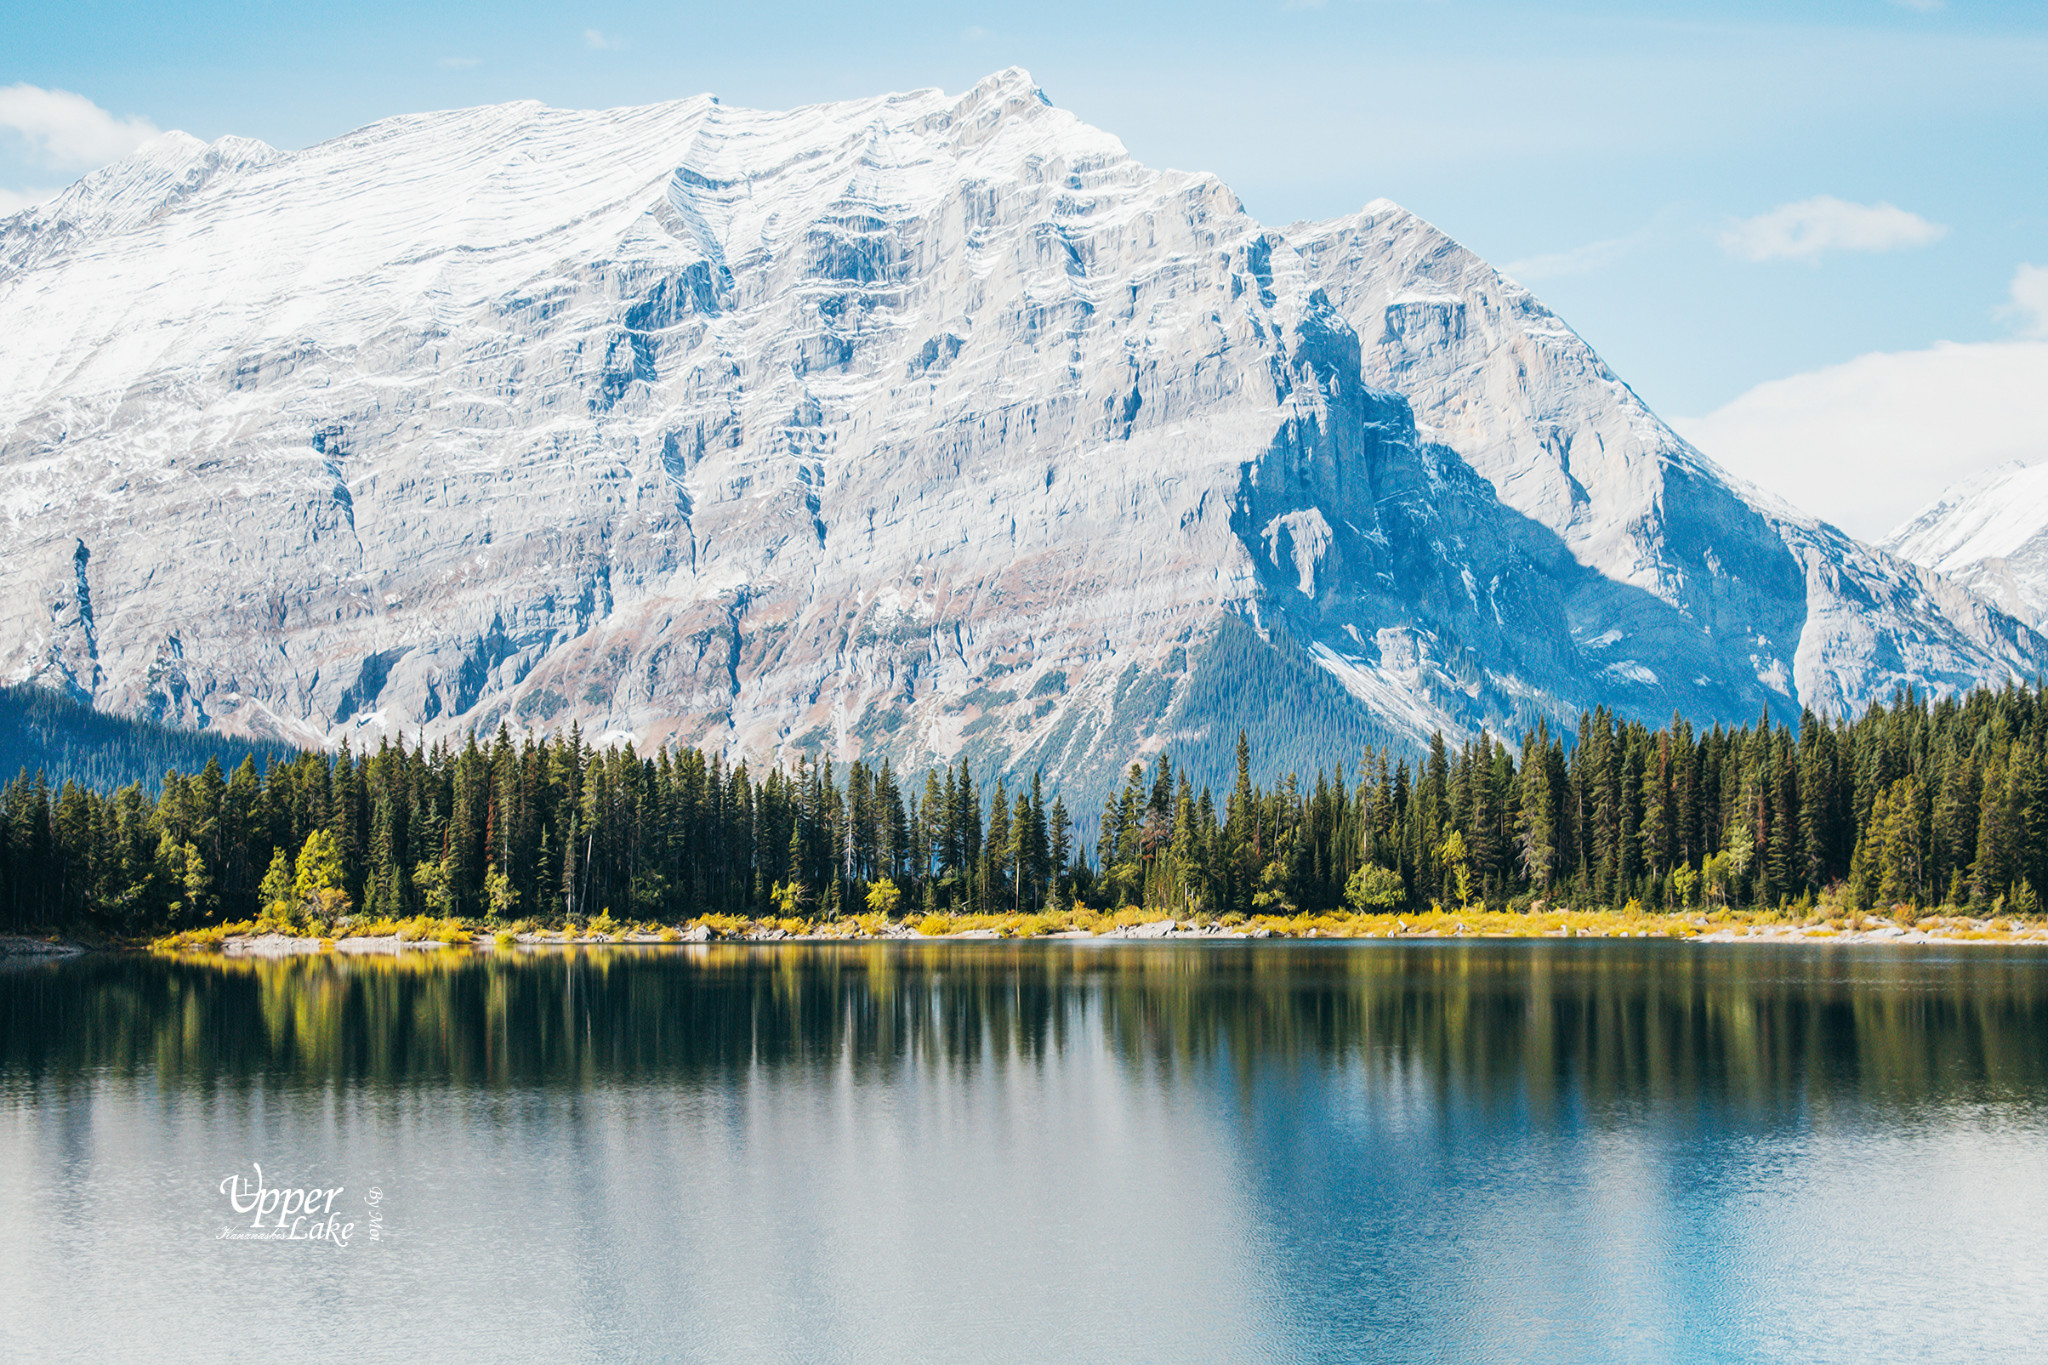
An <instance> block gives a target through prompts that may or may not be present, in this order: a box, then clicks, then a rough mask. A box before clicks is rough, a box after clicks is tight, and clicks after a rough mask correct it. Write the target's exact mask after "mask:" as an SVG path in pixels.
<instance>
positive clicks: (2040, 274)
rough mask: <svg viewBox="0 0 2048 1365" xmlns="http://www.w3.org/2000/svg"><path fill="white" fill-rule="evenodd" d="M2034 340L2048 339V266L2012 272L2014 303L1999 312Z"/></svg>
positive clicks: (2033, 266)
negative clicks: (2038, 338) (2016, 323)
mask: <svg viewBox="0 0 2048 1365" xmlns="http://www.w3.org/2000/svg"><path fill="white" fill-rule="evenodd" d="M1998 312H1999V314H2000V316H2002V317H2009V318H2013V319H2015V320H2016V321H2017V322H2018V323H2019V325H2020V331H2021V333H2023V334H2024V335H2026V336H2030V337H2044V338H2048V266H2043V265H2023V266H2021V267H2020V268H2019V269H2018V270H2015V271H2013V273H2012V302H2010V303H2008V304H2006V305H2005V306H2004V307H2003V308H2000V309H1999V310H1998Z"/></svg>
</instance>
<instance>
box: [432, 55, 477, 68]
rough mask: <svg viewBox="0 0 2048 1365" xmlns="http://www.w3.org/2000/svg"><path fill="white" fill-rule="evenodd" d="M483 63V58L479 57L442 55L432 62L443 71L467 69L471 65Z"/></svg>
mask: <svg viewBox="0 0 2048 1365" xmlns="http://www.w3.org/2000/svg"><path fill="white" fill-rule="evenodd" d="M483 64H484V63H483V58H481V57H443V58H442V59H441V60H440V61H438V62H435V63H434V65H435V66H438V67H440V68H442V69H443V70H445V71H467V70H469V69H470V68H471V67H473V66H482V65H483Z"/></svg>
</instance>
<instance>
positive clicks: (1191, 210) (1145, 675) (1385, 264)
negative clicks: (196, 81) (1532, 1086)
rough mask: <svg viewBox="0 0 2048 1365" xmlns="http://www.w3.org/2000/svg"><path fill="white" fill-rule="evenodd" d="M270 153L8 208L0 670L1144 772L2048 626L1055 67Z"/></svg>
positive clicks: (2012, 644) (1970, 659) (1457, 727)
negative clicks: (1175, 759) (1199, 167)
mask: <svg viewBox="0 0 2048 1365" xmlns="http://www.w3.org/2000/svg"><path fill="white" fill-rule="evenodd" d="M174 145H175V146H176V147H178V148H179V156H180V157H182V158H183V159H182V160H180V161H178V164H181V165H189V166H197V165H199V164H201V163H202V162H204V161H205V160H206V157H207V155H211V153H210V152H208V153H206V154H200V153H193V152H192V151H191V149H189V148H184V147H183V145H182V144H174ZM259 145H260V144H247V145H246V146H245V145H243V144H236V145H235V146H233V147H229V148H226V149H223V150H222V152H221V153H220V155H219V156H218V157H216V158H215V161H216V164H214V165H213V167H212V169H210V170H207V171H206V172H205V173H204V174H203V175H199V176H198V178H197V180H196V182H195V183H192V184H190V185H187V183H186V182H187V181H188V180H192V179H193V176H194V174H195V173H194V172H192V171H190V170H189V169H188V170H187V171H186V172H182V173H180V174H181V176H182V178H180V177H179V176H167V175H165V174H163V173H162V172H161V171H156V172H151V173H152V174H154V175H155V176H156V178H155V180H152V181H150V182H149V183H151V184H163V185H168V186H169V187H170V188H169V189H168V190H167V191H166V194H167V197H166V199H165V201H164V203H162V204H161V205H159V206H158V207H157V208H155V209H153V210H150V211H149V212H147V213H141V214H140V215H139V216H137V215H136V212H134V211H131V212H130V215H129V217H128V218H124V219H120V220H116V219H114V218H104V219H101V220H94V222H97V223H98V226H97V227H96V228H94V227H93V226H92V224H91V223H86V222H85V221H84V220H85V218H86V215H82V214H81V215H76V216H77V217H78V218H79V225H75V226H74V227H73V228H71V229H69V231H70V235H69V236H68V237H66V238H64V239H63V240H62V241H61V242H58V241H56V239H55V238H53V237H52V236H51V233H52V232H53V231H54V229H52V228H51V227H50V226H49V224H52V223H55V222H58V221H60V220H62V212H63V211H62V210H61V209H59V208H58V206H59V205H62V204H63V203H64V202H65V196H59V198H58V199H57V200H55V201H52V203H51V204H50V205H46V206H44V207H45V209H47V210H51V212H49V213H45V214H44V216H42V217H33V216H24V215H16V217H15V218H12V219H7V220H0V261H5V260H9V259H12V257H10V256H8V255H7V254H6V253H8V252H17V251H19V252H23V253H25V252H26V248H25V247H23V246H22V243H24V242H30V241H37V242H41V243H42V244H43V245H42V246H41V247H38V250H39V251H40V252H41V254H38V255H35V256H34V257H33V259H30V260H28V263H27V264H25V265H23V266H20V267H18V268H15V269H12V270H11V271H0V373H11V374H14V375H15V376H16V379H15V380H13V381H11V382H9V383H6V384H0V509H4V515H5V516H6V517H7V518H8V521H9V525H10V528H11V531H12V533H13V534H14V536H15V537H16V539H17V541H18V542H19V543H20V544H21V545H22V547H23V552H22V553H20V554H19V555H17V556H16V557H15V558H14V560H13V561H12V562H11V563H10V564H9V565H7V566H0V584H4V585H5V588H6V592H5V597H4V604H5V605H4V606H0V678H5V679H7V680H9V681H38V682H43V683H46V684H53V685H59V686H63V687H65V688H67V689H69V690H70V691H71V692H72V694H73V695H75V696H79V697H81V698H84V699H89V700H91V701H93V702H94V703H95V704H96V705H100V706H102V707H104V708H106V709H111V710H116V711H122V712H128V713H135V714H142V715H146V716H150V717H153V718H157V719H164V720H172V721H178V722H182V723H186V724H194V725H200V726H205V727H210V728H215V729H220V730H223V731H227V732H232V733H245V734H252V735H262V736H274V737H279V738H287V739H290V740H292V741H293V742H297V743H302V744H334V743H338V742H340V741H342V740H344V739H350V738H357V739H365V740H367V739H371V738H374V736H376V735H378V734H389V733H394V732H405V733H408V734H411V733H415V732H425V733H427V734H429V735H432V734H440V733H456V732H459V731H461V730H462V729H465V728H468V727H472V726H477V727H482V728H486V729H488V728H492V727H494V726H495V725H497V724H499V723H510V724H512V725H514V726H528V727H542V728H545V727H555V726H561V725H566V724H568V723H569V722H570V721H572V720H573V721H576V722H578V723H581V724H582V725H583V726H584V728H585V730H586V731H587V732H591V733H593V734H596V735H599V736H608V737H610V738H614V739H619V740H627V739H630V740H631V741H632V742H634V743H636V744H639V745H642V746H648V745H653V744H658V743H661V742H664V741H667V740H677V741H686V742H691V743H696V744H701V745H704V746H706V747H709V748H712V749H715V750H721V751H724V752H727V753H729V754H731V755H733V756H748V757H756V758H768V757H778V758H779V757H786V756H791V755H794V754H796V753H802V752H809V753H813V754H819V755H826V754H829V755H836V756H839V757H842V758H845V757H852V756H855V755H862V754H864V755H867V756H870V757H875V756H886V757H892V758H894V759H896V760H898V761H899V762H905V763H914V762H928V761H935V760H955V759H962V758H964V759H967V760H969V761H971V762H972V763H974V764H975V765H976V766H977V767H981V768H984V769H1000V768H1003V767H1008V766H1013V765H1025V764H1035V765H1041V766H1044V767H1045V768H1046V769H1047V770H1048V773H1049V775H1053V776H1060V775H1062V774H1064V775H1066V776H1069V777H1080V776H1088V777H1089V780H1093V779H1094V778H1099V777H1101V776H1102V775H1104V774H1106V773H1111V772H1114V771H1115V770H1116V769H1118V768H1120V767H1121V765H1122V764H1123V763H1125V762H1127V761H1129V760H1130V759H1131V758H1133V757H1137V756H1142V755H1143V754H1145V753H1148V752H1150V751H1152V750H1155V749H1157V748H1159V747H1161V746H1163V745H1165V744H1168V743H1174V744H1176V745H1178V746H1182V747H1186V746H1191V745H1192V746H1194V747H1195V748H1197V749H1199V750H1200V751H1201V752H1203V753H1204V754H1206V755H1207V759H1206V760H1205V761H1206V762H1208V763H1209V765H1210V766H1215V765H1216V764H1218V763H1221V762H1223V761H1224V758H1225V754H1226V751H1227V748H1228V741H1229V738H1231V737H1234V733H1235V728H1236V727H1237V725H1238V723H1240V722H1244V723H1249V724H1250V725H1251V726H1252V727H1253V728H1260V727H1263V728H1264V730H1270V731H1272V732H1273V733H1279V732H1282V731H1286V732H1287V733H1290V734H1294V735H1295V738H1294V739H1293V740H1292V741H1290V744H1289V745H1281V746H1277V747H1276V746H1275V745H1273V744H1262V746H1261V748H1262V752H1265V753H1268V754H1270V755H1272V758H1273V761H1274V762H1276V763H1283V764H1284V763H1295V764H1297V765H1298V764H1299V761H1300V759H1301V758H1302V757H1303V755H1304V754H1305V753H1306V752H1308V751H1309V750H1311V749H1313V748H1314V747H1315V745H1316V744H1317V743H1318V736H1322V737H1324V740H1325V741H1326V742H1327V743H1326V747H1332V748H1348V747H1351V746H1354V745H1355V744H1357V743H1362V742H1367V741H1368V740H1387V739H1392V740H1394V741H1396V742H1400V743H1408V744H1413V743H1419V742H1420V741H1422V740H1423V739H1425V738H1426V736H1427V734H1428V733H1429V732H1430V731H1431V730H1433V729H1435V728H1439V727H1442V728H1445V729H1447V730H1448V731H1450V732H1451V733H1452V734H1453V735H1459V734H1465V733H1470V732H1472V731H1475V730H1476V729H1478V728H1479V727H1480V726H1482V725H1484V726H1492V727H1494V728H1496V729H1506V730H1507V731H1508V732H1509V733H1514V732H1515V731H1517V730H1518V729H1519V728H1521V727H1524V726H1526V725H1529V724H1532V723H1533V722H1534V721H1535V720H1536V719H1537V718H1539V717H1549V718H1551V719H1553V720H1559V721H1562V720H1564V719H1566V718H1568V717H1569V716H1572V715H1575V714H1576V713H1577V711H1578V710H1579V709H1580V708H1581V707H1582V706H1587V705H1610V706H1613V707H1614V708H1616V709H1617V710H1620V711H1622V712H1623V713H1624V714H1628V715H1633V716H1638V717H1641V718H1645V719H1661V718H1663V717H1665V716H1668V715H1669V714H1670V712H1671V711H1672V710H1673V709H1684V710H1686V711H1688V713H1689V714H1693V715H1696V716H1699V717H1700V718H1702V719H1714V718H1725V719H1730V720H1734V719H1742V720H1748V719H1753V718H1754V716H1755V715H1756V714H1757V713H1758V712H1759V711H1760V710H1771V711H1773V712H1774V713H1775V714H1778V715H1780V716H1783V717H1786V718H1788V719H1789V718H1793V717H1796V716H1797V714H1798V711H1799V709H1800V707H1801V706H1802V705H1812V706H1814V707H1816V708H1817V709H1822V710H1847V709H1853V708H1855V707H1857V706H1860V705H1862V704H1864V703H1866V702H1867V701H1869V700H1873V699H1877V698H1879V697H1882V696H1885V695H1888V694H1889V692H1890V691H1891V690H1892V689H1893V688H1895V687H1896V686H1899V685H1905V684H1911V685H1915V686H1922V687H1926V688H1929V689H1931V690H1934V691H1945V690H1954V689H1956V688H1958V687H1963V686H1967V685H1970V684H1972V683H1975V682H2001V681H2005V680H2007V679H2009V678H2014V677H2023V676H2027V675H2029V674H2032V673H2034V672H2038V671H2039V669H2040V667H2041V664H2042V661H2043V660H2044V659H2048V644H2044V642H2043V641H2042V639H2041V638H2040V637H2039V636H2037V635H2035V634H2034V633H2033V632H2032V631H2031V630H2030V629H2029V628H2027V627H2025V626H2023V625H2021V624H2019V623H2018V622H2015V621H2013V620H2011V619H2010V618H2009V617H2007V616H2005V615H2003V614H2001V613H1999V612H1997V611H1995V610H1993V609H1991V608H1989V607H1987V606H1986V605H1985V604H1984V603H1983V602H1982V601H1981V600H1979V599H1978V598H1976V597H1974V596H1973V595H1971V594H1970V593H1968V592H1966V591H1964V590H1962V589H1960V588H1958V587H1956V586H1955V585H1953V584H1951V583H1949V582H1948V581H1947V580H1945V579H1942V578H1940V577H1939V576H1938V575H1932V574H1929V573H1927V572H1926V571H1924V570H1921V569H1918V568H1916V567H1913V566H1910V565H1907V564H1905V563H1904V562H1903V561H1899V560H1896V559H1894V558H1892V557H1890V556H1888V555H1886V554H1884V553H1883V552H1882V551H1879V550H1875V549H1873V548H1871V547H1867V546H1862V545H1860V544H1858V543H1857V542H1854V541H1852V540H1850V539H1849V538H1848V537H1846V536H1843V535H1841V533H1839V532H1837V531H1834V530H1833V529H1832V528H1829V527H1826V526H1825V525H1824V524H1822V523H1819V522H1817V521H1814V520H1812V519H1810V518H1802V517H1799V516H1797V515H1796V514H1795V513H1793V512H1792V510H1791V509H1789V508H1786V507H1783V506H1782V505H1781V504H1777V503H1775V502H1774V501H1769V500H1765V499H1761V498H1759V496H1758V495H1757V494H1756V492H1755V491H1754V490H1749V489H1747V488H1746V487H1743V486H1740V485H1738V484H1736V483H1735V482H1734V481H1732V480H1731V479H1729V478H1728V477H1727V476H1726V475H1725V474H1723V473H1721V471H1719V470H1718V469H1717V468H1716V467H1715V466H1713V465H1712V463H1711V461H1708V460H1706V459H1705V457H1704V456H1701V455H1700V454H1699V453H1698V452H1697V451H1695V450H1693V449H1692V448H1691V447H1690V446H1688V445H1686V444H1685V443H1684V442H1683V441H1681V440H1680V439H1679V438H1677V437H1676V436H1675V435H1674V434H1673V433H1671V431H1670V429H1669V428H1668V427H1666V426H1664V424H1663V423H1662V422H1661V421H1660V420H1658V419H1657V418H1656V417H1655V414H1654V413H1652V412H1650V410H1649V409H1648V408H1647V407H1646V406H1644V405H1643V404H1642V403H1641V401H1640V399H1639V398H1637V397H1636V395H1635V394H1634V393H1633V391H1632V390H1629V389H1628V388H1627V386H1626V385H1625V384H1624V383H1622V381H1621V380H1620V379H1619V378H1618V377H1616V376H1614V375H1613V374H1612V372H1611V371H1610V370H1608V368H1607V367H1606V366H1605V364H1604V362H1601V361H1600V360H1599V357H1598V356H1597V354H1596V353H1594V352H1593V351H1592V348H1591V347H1590V346H1587V345H1586V344H1585V342H1584V341H1583V339H1581V338H1579V337H1578V335H1577V334H1576V333H1575V332H1572V331H1571V329H1570V328H1569V327H1567V326H1566V325H1565V324H1563V323H1562V321H1561V320H1559V319H1557V318H1556V317H1555V315H1554V314H1551V313H1550V312H1549V311H1548V310H1547V309H1545V308H1543V307H1542V305H1541V303H1540V302H1539V301H1537V300H1536V298H1535V296H1534V295H1533V294H1530V293H1529V292H1528V291H1527V290H1526V289H1523V288H1522V287H1521V286H1520V285H1517V284H1515V283H1514V282H1513V281H1510V280H1507V279H1506V278H1505V277H1503V276H1501V275H1500V274H1499V273H1498V272H1497V271H1494V270H1493V269H1492V267H1490V266H1487V265H1486V264H1485V263H1484V262H1483V261H1481V260H1479V258H1478V257H1476V256H1473V255H1472V254H1471V253H1470V252H1469V251H1466V250H1465V249H1464V248H1463V247H1461V246H1459V245H1458V244H1457V243H1456V242H1454V241H1453V240H1452V239H1450V238H1449V237H1448V236H1446V235H1444V234H1443V233H1441V232H1440V231H1438V230H1437V229H1435V228H1434V227H1432V226H1430V225H1429V224H1427V223H1425V222H1424V221H1423V220H1421V219H1420V218H1418V217H1416V216H1415V215H1413V214H1411V213H1408V212H1407V211H1406V210H1404V209H1400V208H1399V206H1397V205H1392V204H1391V203H1389V202H1387V201H1383V200H1379V201H1374V202H1373V203H1372V204H1369V205H1367V206H1366V207H1365V209H1363V210H1361V211H1360V213H1358V214H1355V215H1348V216H1346V217H1344V218H1340V219H1336V220H1331V221H1329V222H1326V223H1319V224H1306V225H1301V224H1297V225H1292V226H1290V227H1288V228H1284V229H1275V228H1269V227H1266V226H1264V225H1261V224H1259V223H1257V222H1255V221H1254V220H1252V219H1251V218H1250V217H1249V216H1248V215H1247V214H1246V213H1245V212H1244V210H1243V206H1242V205H1241V203H1239V201H1238V200H1237V198H1236V196H1235V195H1234V194H1232V193H1231V192H1230V191H1229V189H1228V187H1227V186H1225V185H1223V183H1222V182H1221V181H1220V180H1218V179H1216V178H1215V177H1214V176H1212V175H1208V174H1206V173H1189V172H1180V171H1168V170H1154V169H1151V168H1147V167H1144V166H1142V165H1139V164H1138V163H1136V162H1135V161H1133V160H1132V159H1131V158H1130V157H1129V155H1128V153H1127V152H1126V151H1125V149H1124V148H1123V146H1122V144H1121V143H1120V142H1118V141H1117V140H1116V139H1115V138H1114V137H1112V136H1111V135H1109V134H1107V133H1104V132H1102V131H1100V130H1097V129H1093V128H1090V127H1088V126H1087V125H1086V124H1083V123H1081V122H1080V121H1079V120H1078V119H1076V118H1074V116H1073V115H1071V114H1070V113H1067V112H1066V111H1063V110H1060V109H1058V108H1057V107H1056V106H1054V105H1052V104H1051V103H1050V102H1049V101H1048V100H1046V99H1045V97H1044V94H1043V92H1042V91H1040V90H1038V88H1037V87H1036V85H1035V84H1034V83H1032V82H1031V80H1030V78H1029V76H1028V74H1027V73H1024V72H1022V71H1019V70H1016V69H1014V68H1013V69H1011V70H1009V71H1005V72H1001V73H997V75H995V76H992V77H990V78H989V79H987V80H984V81H982V82H980V83H979V84H977V85H976V86H975V87H973V88H972V89H971V90H969V91H967V92H965V93H964V94H961V95H958V96H949V95H945V94H944V93H942V92H938V91H930V90H926V91H915V92H910V93H908V94H900V95H888V96H878V97H874V98H871V99H867V100H859V101H848V102H842V103H837V104H825V105H813V106H807V107H805V108H803V109H798V110H791V111H786V112H774V111H749V110H735V109H731V108H728V107H726V106H723V105H720V104H718V103H716V102H715V101H713V100H712V99H710V98H709V97H707V96H699V97H694V98H692V99H688V100H681V101H671V102H667V103H664V104H659V105H652V106H643V107H640V108H634V109H621V110H606V111H564V110H551V109H548V108H546V107H545V106H540V105H536V104H533V103H531V102H522V103H518V104H513V105H498V106H487V107H484V108H481V109H473V110H455V111H444V112H442V113H438V114H430V115H406V116H400V117H398V118H394V119H389V120H383V121H380V122H379V123H376V124H372V125H369V126H367V127H366V128H363V129H358V130H355V131H354V132H351V133H348V134H344V135H343V136H341V137H339V138H335V139H330V140H329V141H328V142H324V143H321V144H318V145H317V146H315V147H311V148H307V149H305V150H303V151H300V152H287V153H269V149H263V152H264V153H269V154H268V155H264V154H261V153H258V152H255V151H253V150H251V149H252V148H254V147H256V146H259ZM212 146H213V147H216V148H217V147H219V146H220V144H212ZM173 159H174V160H175V159H176V158H173ZM113 169H114V168H109V171H112V170H113ZM100 174H105V173H100ZM88 179H89V180H90V179H92V178H91V177H88ZM118 179H119V177H118V176H114V177H110V178H109V179H107V180H104V181H102V182H100V183H101V187H102V189H104V188H105V187H106V186H108V185H111V184H112V183H113V181H114V180H118ZM81 183H84V182H81ZM181 186H182V187H183V188H180V187H181ZM68 193H69V192H67V194H68ZM75 202H76V201H75ZM39 212H42V211H41V210H31V211H30V214H31V215H34V214H37V213H39ZM53 242H55V244H56V249H51V243H53ZM24 259H26V255H24ZM1262 690H1267V691H1272V692H1273V694H1274V695H1284V696H1288V697H1292V698H1295V699H1296V702H1295V714H1276V713H1275V712H1274V711H1273V710H1272V709H1271V708H1269V707H1263V706H1262V705H1261V704H1260V703H1259V701H1258V696H1259V694H1260V693H1261V691H1262ZM1262 732H1263V731H1262Z"/></svg>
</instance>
